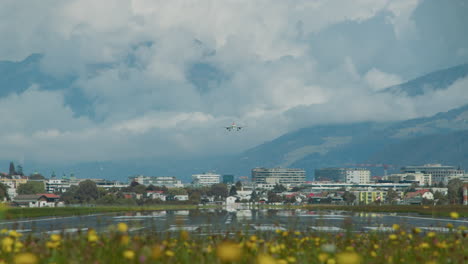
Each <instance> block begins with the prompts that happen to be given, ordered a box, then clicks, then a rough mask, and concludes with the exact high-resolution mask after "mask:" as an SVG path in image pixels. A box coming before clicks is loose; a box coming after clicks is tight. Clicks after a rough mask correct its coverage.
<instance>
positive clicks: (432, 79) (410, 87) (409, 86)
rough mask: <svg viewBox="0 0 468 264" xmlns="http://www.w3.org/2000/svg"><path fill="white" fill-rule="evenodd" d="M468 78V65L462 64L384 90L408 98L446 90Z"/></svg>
mask: <svg viewBox="0 0 468 264" xmlns="http://www.w3.org/2000/svg"><path fill="white" fill-rule="evenodd" d="M467 76H468V64H462V65H458V66H455V67H451V68H448V69H443V70H439V71H434V72H431V73H428V74H426V75H423V76H421V77H418V78H416V79H413V80H410V81H408V82H405V83H402V84H398V85H395V86H391V87H389V88H386V89H384V90H383V92H390V93H402V92H403V93H406V94H407V95H408V96H418V95H422V94H424V93H425V91H427V90H440V89H445V88H447V87H449V86H450V85H452V84H453V83H454V82H455V81H457V80H459V79H461V78H465V77H467Z"/></svg>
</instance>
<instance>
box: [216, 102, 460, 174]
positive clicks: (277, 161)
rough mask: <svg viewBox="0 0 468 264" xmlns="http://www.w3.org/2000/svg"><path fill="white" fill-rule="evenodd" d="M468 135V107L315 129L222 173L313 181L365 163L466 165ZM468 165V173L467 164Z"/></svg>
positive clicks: (238, 160)
mask: <svg viewBox="0 0 468 264" xmlns="http://www.w3.org/2000/svg"><path fill="white" fill-rule="evenodd" d="M460 131H462V132H460ZM466 131H468V105H466V106H464V107H461V108H457V109H454V110H451V111H448V112H445V113H439V114H437V115H434V116H432V117H426V118H418V119H412V120H407V121H403V122H395V123H374V122H367V123H358V124H342V125H322V126H313V127H309V128H304V129H300V130H298V131H295V132H291V133H288V134H285V135H283V136H281V137H279V138H277V139H275V140H272V141H270V142H266V143H264V144H261V145H259V146H257V147H254V148H252V149H249V150H247V151H245V152H243V153H242V154H240V155H238V156H236V157H234V158H231V159H230V160H226V161H224V162H223V163H222V164H220V165H219V169H220V170H221V171H225V172H229V173H235V174H237V175H249V174H250V169H251V168H254V167H294V168H304V169H306V171H307V175H308V178H309V179H312V175H313V173H314V170H315V169H317V168H322V167H328V166H353V164H357V163H364V162H366V163H367V162H376V163H387V164H389V163H392V164H398V165H404V164H410V163H411V164H419V163H427V162H437V161H438V162H443V163H448V164H458V163H463V164H464V165H465V164H466V163H467V162H461V161H462V160H463V159H464V157H466V156H467V155H468V148H461V149H460V147H459V142H460V141H463V140H465V141H468V133H466ZM452 133H455V134H453V135H456V136H457V137H456V138H457V139H458V140H447V141H446V144H447V145H446V146H444V148H440V149H441V150H442V149H443V150H444V151H443V153H437V151H436V150H437V148H438V147H440V146H441V145H442V144H443V142H444V139H446V138H447V137H449V136H447V135H452ZM457 133H459V134H457ZM433 141H434V142H437V144H435V143H434V146H433V147H428V146H426V145H431V144H433ZM406 145H408V146H411V148H412V149H411V150H408V151H409V152H408V153H413V152H414V153H418V152H424V153H425V154H424V155H422V154H420V155H415V156H414V159H408V158H407V157H408V155H409V154H408V155H401V154H400V152H401V153H403V152H404V150H405V146H406ZM416 157H419V159H417V158H416ZM442 157H445V158H442ZM466 166H467V168H468V164H466Z"/></svg>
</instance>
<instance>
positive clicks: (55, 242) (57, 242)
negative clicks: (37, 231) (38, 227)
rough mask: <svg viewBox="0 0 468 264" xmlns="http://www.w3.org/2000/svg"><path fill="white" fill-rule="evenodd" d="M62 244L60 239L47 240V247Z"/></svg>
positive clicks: (55, 246)
mask: <svg viewBox="0 0 468 264" xmlns="http://www.w3.org/2000/svg"><path fill="white" fill-rule="evenodd" d="M58 246H60V241H47V242H46V247H48V248H57V247H58Z"/></svg>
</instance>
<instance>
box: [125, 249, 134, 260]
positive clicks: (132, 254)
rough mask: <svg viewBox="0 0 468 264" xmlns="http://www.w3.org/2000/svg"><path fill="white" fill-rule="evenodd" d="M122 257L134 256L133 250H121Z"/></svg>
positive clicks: (130, 257)
mask: <svg viewBox="0 0 468 264" xmlns="http://www.w3.org/2000/svg"><path fill="white" fill-rule="evenodd" d="M123 257H124V258H126V259H133V258H134V257H135V252H133V251H131V250H125V251H124V252H123Z"/></svg>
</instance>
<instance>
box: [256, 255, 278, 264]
mask: <svg viewBox="0 0 468 264" xmlns="http://www.w3.org/2000/svg"><path fill="white" fill-rule="evenodd" d="M257 263H258V264H276V260H275V259H274V258H273V257H271V256H269V255H265V254H261V255H259V256H258V257H257Z"/></svg>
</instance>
